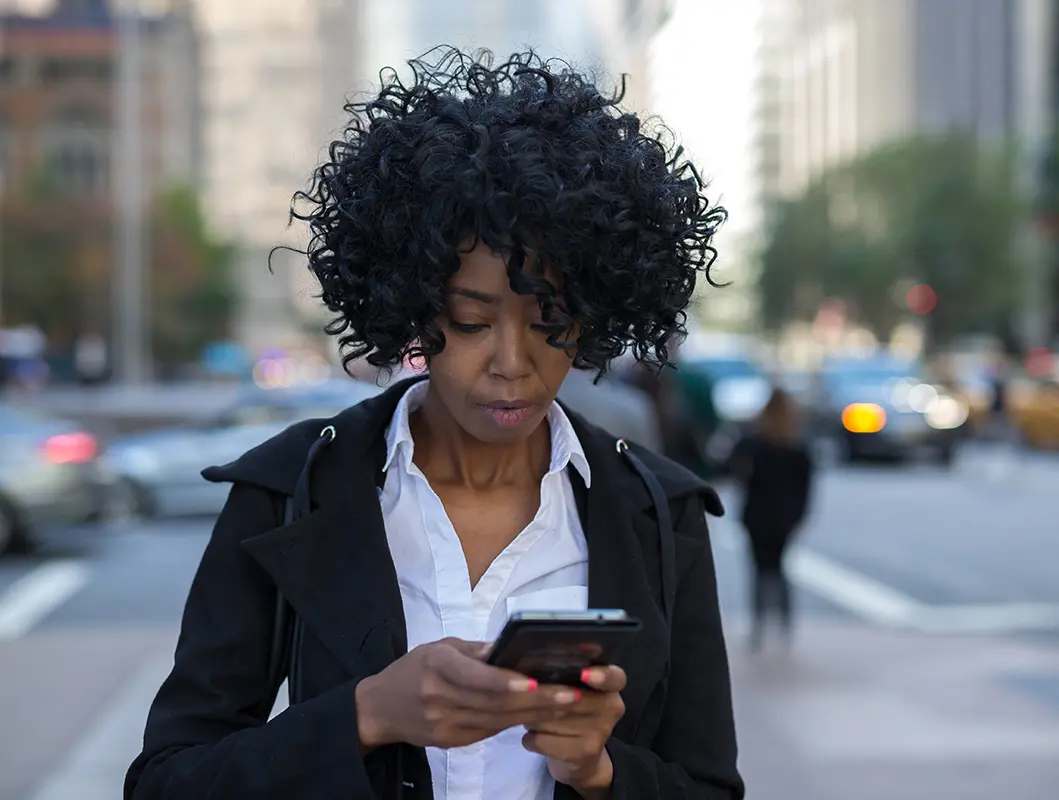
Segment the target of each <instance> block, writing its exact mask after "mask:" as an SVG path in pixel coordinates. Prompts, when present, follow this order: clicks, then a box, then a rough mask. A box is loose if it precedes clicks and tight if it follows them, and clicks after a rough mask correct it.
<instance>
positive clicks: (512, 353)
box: [490, 325, 533, 381]
mask: <svg viewBox="0 0 1059 800" xmlns="http://www.w3.org/2000/svg"><path fill="white" fill-rule="evenodd" d="M496 331H497V333H496V336H497V341H496V349H495V350H494V351H493V358H492V363H491V364H490V367H491V371H492V373H493V374H494V375H495V376H496V377H498V378H503V379H504V380H508V381H514V380H518V379H519V378H524V377H526V375H528V374H529V373H530V372H531V371H532V364H533V360H532V359H531V357H530V342H529V336H528V335H527V334H528V331H527V330H526V329H525V328H524V327H523V326H520V325H502V326H498V327H497V329H496Z"/></svg>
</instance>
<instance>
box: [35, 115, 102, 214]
mask: <svg viewBox="0 0 1059 800" xmlns="http://www.w3.org/2000/svg"><path fill="white" fill-rule="evenodd" d="M44 140H45V160H46V166H47V170H48V174H49V175H50V176H51V177H52V179H53V180H55V182H56V183H57V184H58V185H59V186H61V187H63V188H64V189H66V190H68V191H70V192H75V193H78V194H96V193H100V192H102V191H104V190H105V189H106V187H107V185H108V183H109V172H110V148H111V132H110V125H109V124H108V120H107V118H106V116H105V115H104V114H103V113H102V112H101V111H100V110H99V109H98V108H95V107H92V106H87V105H71V106H66V107H64V108H62V109H60V110H59V112H58V113H56V114H55V115H54V116H53V117H52V118H51V119H50V120H49V122H48V127H47V131H46V133H45V137H44Z"/></svg>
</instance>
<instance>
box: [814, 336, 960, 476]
mask: <svg viewBox="0 0 1059 800" xmlns="http://www.w3.org/2000/svg"><path fill="white" fill-rule="evenodd" d="M807 401H808V402H807V405H808V408H807V411H808V414H809V421H810V433H811V435H812V436H813V438H814V440H815V441H816V442H818V443H823V444H826V445H827V446H828V447H829V448H831V449H832V451H833V453H834V454H835V455H836V456H837V457H838V458H839V459H841V460H845V461H851V460H855V459H860V458H866V457H883V458H902V459H904V458H912V457H917V458H918V457H921V456H924V455H926V456H932V457H933V458H934V459H935V460H936V461H937V462H938V463H941V464H945V465H947V464H950V463H951V462H952V459H953V456H954V454H955V450H956V447H957V445H958V443H959V442H960V440H961V439H962V438H963V435H964V427H965V425H966V422H967V418H968V407H967V403H966V402H965V401H964V400H962V399H961V398H960V397H958V396H956V395H954V394H953V393H950V392H948V391H946V390H945V389H944V388H942V387H940V386H937V385H935V384H933V383H932V382H931V381H930V380H929V379H928V377H927V376H926V374H925V371H924V368H923V366H922V365H921V364H920V363H918V362H904V361H898V360H892V359H889V358H884V357H879V358H870V359H852V360H843V359H836V360H831V361H828V362H825V364H824V365H823V367H822V369H821V370H820V372H819V373H818V374H817V375H816V377H815V380H814V386H813V388H812V389H811V390H810V392H809V394H808V396H807Z"/></svg>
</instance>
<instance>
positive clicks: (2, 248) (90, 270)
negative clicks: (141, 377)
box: [0, 181, 236, 371]
mask: <svg viewBox="0 0 1059 800" xmlns="http://www.w3.org/2000/svg"><path fill="white" fill-rule="evenodd" d="M150 216H151V219H150V221H149V223H148V226H147V234H148V240H147V246H148V247H147V250H148V258H149V264H150V273H149V278H148V280H149V285H150V313H149V323H150V347H151V351H152V354H153V356H154V359H155V361H156V363H157V364H158V365H159V366H160V367H161V368H162V370H163V371H166V370H170V369H173V368H177V367H179V366H181V365H183V364H186V363H189V362H191V361H194V360H195V359H197V358H198V356H199V354H200V353H201V351H202V348H203V347H204V346H205V345H206V344H207V343H208V342H211V341H214V340H217V339H225V338H228V336H229V327H230V319H231V315H232V309H233V306H234V297H235V295H234V287H233V285H232V275H231V272H232V268H233V265H234V261H235V255H236V253H235V250H234V248H233V247H232V246H231V245H230V244H227V243H224V242H219V241H217V240H216V239H215V238H214V237H213V236H212V235H211V234H210V232H209V231H208V228H207V226H206V221H205V219H204V218H203V216H202V213H201V211H200V209H199V205H198V202H197V199H196V197H195V195H194V193H193V192H192V191H191V190H190V189H188V188H186V187H176V188H172V189H170V190H168V191H166V192H165V193H164V194H163V195H162V196H160V197H159V198H158V199H157V201H156V203H155V207H154V209H153V211H152V213H151V215H150ZM114 239H115V237H114V221H113V219H112V218H111V216H110V214H109V212H108V210H107V209H106V207H105V206H102V205H100V204H99V203H98V202H97V203H92V202H91V201H86V200H84V199H80V198H75V197H71V196H69V195H65V194H63V193H61V192H58V191H56V190H55V188H54V187H52V186H49V185H48V184H47V183H46V182H43V181H34V182H32V183H31V184H30V185H28V186H26V187H23V189H22V190H21V191H15V192H13V193H11V194H10V195H8V196H7V197H6V198H5V199H4V203H3V206H2V211H0V258H2V259H3V267H2V273H3V276H2V277H3V321H4V324H5V325H19V324H27V323H33V324H36V325H37V326H39V327H40V329H41V330H42V331H43V332H44V333H45V335H46V336H47V337H48V340H49V342H50V343H51V345H52V347H53V348H54V349H56V350H58V351H60V352H61V351H66V350H68V349H69V348H70V347H72V345H73V343H74V341H75V340H76V337H77V336H78V334H80V333H82V332H86V331H98V332H103V333H106V332H107V331H108V330H109V329H110V322H111V318H112V315H111V313H110V307H111V299H110V298H111V286H110V281H111V276H112V274H113V272H114V258H113V253H114Z"/></svg>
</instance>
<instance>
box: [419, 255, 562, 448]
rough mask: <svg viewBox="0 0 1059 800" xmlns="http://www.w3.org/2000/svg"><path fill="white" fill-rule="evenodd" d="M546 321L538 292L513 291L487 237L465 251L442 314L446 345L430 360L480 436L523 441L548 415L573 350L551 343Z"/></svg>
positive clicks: (441, 389)
mask: <svg viewBox="0 0 1059 800" xmlns="http://www.w3.org/2000/svg"><path fill="white" fill-rule="evenodd" d="M545 278H548V279H551V280H553V281H554V279H555V276H554V274H549V273H548V272H545ZM540 321H541V311H540V306H539V304H538V302H537V298H536V297H534V296H533V295H528V296H527V295H520V294H516V293H515V292H514V291H512V289H511V286H510V284H509V282H508V276H507V267H506V265H505V262H504V259H503V258H502V257H500V256H499V255H497V254H495V253H494V252H493V251H492V250H490V248H489V247H487V246H486V245H484V244H482V243H480V242H479V244H478V245H477V246H476V247H475V248H474V249H473V250H471V251H469V252H466V253H464V254H462V256H461V258H460V269H459V271H458V272H456V274H455V275H454V276H453V277H452V280H451V281H450V282H449V286H448V309H447V314H445V315H443V317H442V319H441V320H440V324H441V326H442V330H444V332H445V349H444V350H442V352H441V353H439V354H438V355H436V356H434V357H433V358H431V359H430V381H431V386H432V389H433V391H434V392H435V393H436V394H437V396H438V398H439V399H440V400H441V402H442V404H443V405H444V406H445V408H446V409H447V410H448V412H449V413H450V414H451V415H452V416H453V418H454V419H455V420H456V422H457V423H458V424H459V426H460V427H461V428H462V429H463V430H464V431H465V432H467V433H468V434H470V435H471V436H473V437H474V438H475V439H477V440H479V441H482V442H488V443H497V444H502V443H510V442H516V441H520V440H522V439H525V438H526V437H527V436H529V435H530V434H531V433H532V432H533V431H534V430H535V429H536V427H537V426H538V425H540V423H541V421H542V420H543V419H544V417H545V416H546V415H547V413H548V408H549V407H550V406H551V404H552V401H553V400H554V399H555V394H556V392H558V391H559V387H560V386H561V385H562V382H563V380H564V379H565V378H566V374H567V373H568V372H569V371H570V367H571V364H572V363H573V351H568V350H562V349H559V348H556V347H552V346H550V345H549V344H548V342H547V336H546V334H545V333H544V332H542V331H541V330H539V329H538V325H539V323H540ZM574 338H576V331H575V332H574Z"/></svg>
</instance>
